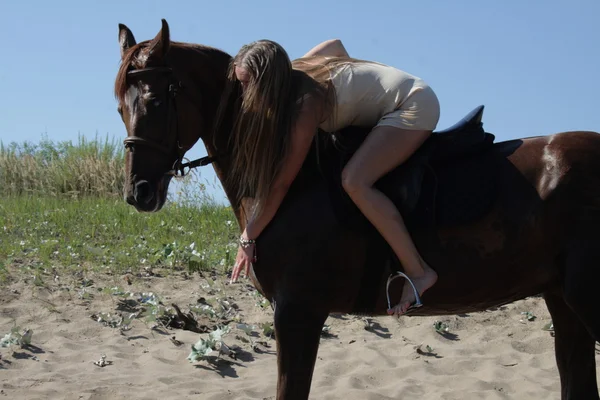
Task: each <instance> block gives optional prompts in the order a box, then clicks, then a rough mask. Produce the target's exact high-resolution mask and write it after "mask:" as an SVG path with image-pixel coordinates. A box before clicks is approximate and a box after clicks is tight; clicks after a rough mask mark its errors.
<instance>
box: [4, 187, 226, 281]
mask: <svg viewBox="0 0 600 400" xmlns="http://www.w3.org/2000/svg"><path fill="white" fill-rule="evenodd" d="M0 201H1V202H0V260H4V265H5V266H4V267H3V266H2V265H1V264H0V279H2V278H1V277H2V275H6V265H20V266H23V268H28V269H34V270H36V269H41V270H48V269H52V268H60V269H64V268H67V269H70V268H72V269H74V270H79V269H81V268H93V269H96V270H107V271H108V272H111V273H124V272H127V271H132V272H137V271H139V270H140V269H143V268H144V267H147V266H151V267H152V266H161V267H168V268H173V269H183V268H187V269H189V270H190V271H194V270H207V269H213V268H216V269H217V271H218V272H225V271H226V270H227V268H229V267H230V265H231V262H232V258H235V250H236V249H237V247H236V246H235V238H236V237H237V234H238V231H237V229H238V227H237V223H236V222H235V219H234V216H233V213H232V212H231V209H230V208H229V207H224V206H218V205H211V204H206V205H201V206H199V207H193V206H186V205H178V204H173V203H170V204H167V206H166V207H165V208H164V209H163V210H162V211H160V212H158V213H153V214H147V213H138V212H137V211H135V209H134V208H133V207H131V206H129V205H127V204H126V203H125V202H124V201H123V200H122V199H102V198H82V199H75V200H68V201H65V200H63V199H59V198H56V197H37V196H36V197H33V196H15V197H3V198H1V199H0ZM3 271H4V272H3Z"/></svg>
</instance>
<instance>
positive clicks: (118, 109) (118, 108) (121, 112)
mask: <svg viewBox="0 0 600 400" xmlns="http://www.w3.org/2000/svg"><path fill="white" fill-rule="evenodd" d="M117 111H118V112H119V114H121V115H123V106H121V105H120V104H119V105H118V106H117Z"/></svg>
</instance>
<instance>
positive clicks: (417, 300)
mask: <svg viewBox="0 0 600 400" xmlns="http://www.w3.org/2000/svg"><path fill="white" fill-rule="evenodd" d="M394 274H396V275H395V276H394ZM398 276H401V277H403V278H404V279H406V280H407V281H408V282H409V283H410V285H411V286H412V288H413V291H414V293H415V302H414V303H413V304H411V305H410V306H409V307H408V309H407V310H406V311H405V312H404V314H407V313H408V312H409V311H410V310H412V309H415V308H419V307H422V306H423V303H421V297H419V292H418V291H417V288H416V287H415V284H414V283H412V281H411V280H410V278H409V277H408V276H406V274H405V273H403V272H400V271H396V272H394V273H392V274H390V276H389V278H388V280H387V284H386V286H385V292H386V295H387V302H388V310H390V309H391V308H392V304H391V302H390V290H389V289H390V283H391V282H392V281H393V280H394V279H396V278H398Z"/></svg>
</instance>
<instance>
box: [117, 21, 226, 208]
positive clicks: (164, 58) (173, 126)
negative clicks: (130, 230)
mask: <svg viewBox="0 0 600 400" xmlns="http://www.w3.org/2000/svg"><path fill="white" fill-rule="evenodd" d="M119 44H120V47H121V66H120V68H119V71H118V74H117V77H116V81H115V94H116V96H117V99H118V110H119V113H120V114H121V118H122V120H123V123H124V124H125V128H126V130H127V137H126V138H125V141H124V143H125V147H126V149H127V151H126V154H125V173H126V181H125V188H124V195H125V199H126V201H127V202H128V203H129V204H131V205H133V206H135V208H136V209H137V210H138V211H146V212H154V211H158V210H160V209H161V208H162V206H163V205H164V203H165V201H166V198H167V191H168V185H169V183H170V181H171V178H172V177H173V176H174V175H175V174H177V173H178V172H183V171H181V166H182V160H183V157H184V154H185V152H186V151H188V150H189V149H190V148H191V147H192V146H193V145H194V144H195V143H196V141H197V140H198V139H199V138H200V137H202V138H203V139H206V137H207V135H212V131H211V130H212V124H213V116H214V113H215V111H216V106H217V105H218V102H219V98H220V91H221V86H222V82H223V80H224V78H225V72H226V66H227V61H228V60H229V55H227V54H225V53H223V52H220V51H218V50H215V49H210V48H207V47H204V46H200V45H189V44H184V43H179V42H172V41H171V40H170V37H169V26H168V24H167V22H166V21H165V20H164V19H163V20H162V29H161V30H160V31H159V33H158V34H157V35H156V37H155V38H154V39H152V40H149V41H145V42H141V43H139V44H138V43H136V41H135V38H134V36H133V33H132V32H131V30H130V29H129V28H128V27H126V26H125V25H123V24H119ZM215 56H216V57H215ZM215 61H217V62H216V63H215ZM215 64H217V65H218V67H219V69H216V65H215ZM221 70H222V71H221ZM220 84H221V85H220ZM205 142H206V140H205Z"/></svg>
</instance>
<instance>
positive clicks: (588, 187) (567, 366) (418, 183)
mask: <svg viewBox="0 0 600 400" xmlns="http://www.w3.org/2000/svg"><path fill="white" fill-rule="evenodd" d="M119 43H120V47H121V55H122V66H121V69H120V70H119V73H118V76H117V78H116V86H115V89H116V93H117V96H118V99H119V109H120V112H121V114H122V117H123V121H124V124H125V127H126V129H127V132H128V135H127V138H126V139H125V145H126V147H127V148H128V152H127V154H126V173H127V182H126V187H125V197H126V200H127V202H128V203H129V204H131V205H133V206H134V207H135V208H136V209H137V210H139V211H145V212H156V211H158V210H160V209H161V207H162V206H163V204H164V202H165V199H166V196H167V187H168V184H169V180H170V179H171V177H172V176H173V172H174V171H176V170H178V169H179V168H181V167H182V165H181V160H182V157H183V155H184V154H185V152H186V151H187V150H189V149H190V148H191V147H192V146H193V145H194V144H195V143H196V142H197V141H198V139H202V141H203V142H204V145H205V147H206V150H207V153H208V157H207V158H203V159H202V160H200V161H198V162H196V163H194V164H193V165H192V166H197V165H204V164H207V163H210V162H213V166H214V168H215V171H216V173H217V175H218V177H219V179H221V181H222V182H224V178H225V177H226V176H227V171H228V159H229V156H230V154H229V153H228V150H229V149H228V147H227V143H228V141H227V138H228V135H229V132H228V131H227V127H224V128H223V129H221V130H219V131H218V132H215V131H214V129H213V127H214V118H215V112H216V108H217V105H218V103H219V101H220V97H221V94H222V91H223V89H224V83H225V75H226V70H227V67H228V64H229V62H230V60H231V58H230V56H229V55H228V54H226V53H225V52H223V51H220V50H218V49H214V48H210V47H206V46H201V45H190V44H183V43H177V42H171V41H170V38H169V28H168V25H167V23H166V22H165V21H164V20H163V25H162V29H161V30H160V32H159V33H158V35H157V36H156V37H155V38H154V39H153V40H150V41H146V42H142V43H139V44H136V41H135V39H134V36H133V34H132V33H131V31H130V30H129V29H128V28H127V27H126V26H124V25H119ZM234 107H235V104H233V103H232V104H231V108H230V109H229V110H228V111H229V112H233V111H234ZM482 111H483V109H482V107H479V108H477V109H475V110H474V111H473V112H472V113H471V114H470V115H468V116H467V117H466V118H465V119H464V120H463V121H461V122H460V123H458V124H457V126H455V127H453V128H451V129H449V130H447V131H445V132H436V133H435V134H434V135H433V136H432V137H431V139H430V140H429V141H428V142H427V143H426V144H425V145H424V146H423V148H422V149H421V150H420V151H419V152H417V154H415V156H414V157H413V158H412V159H411V160H410V161H409V163H408V164H407V165H405V166H402V167H401V168H398V170H396V171H393V172H392V173H390V174H388V175H387V176H386V177H384V178H382V180H381V181H380V182H378V185H379V187H380V188H381V189H382V190H384V191H385V192H386V193H388V194H389V195H390V196H391V197H392V198H393V199H394V201H395V202H396V203H397V204H398V205H399V207H400V208H401V209H402V212H403V213H404V215H405V216H406V219H407V223H408V224H409V227H410V230H411V232H412V234H413V236H414V238H415V241H416V243H417V245H418V247H419V250H420V252H421V254H423V257H424V258H425V259H426V260H427V262H428V263H429V264H430V265H431V266H432V267H433V268H435V269H436V271H437V273H438V275H439V280H438V282H437V284H436V285H435V286H434V287H433V288H431V289H430V290H428V291H427V292H426V293H425V295H424V296H423V299H422V300H423V303H424V306H423V307H422V308H419V309H417V310H416V311H414V312H413V313H412V314H411V315H447V314H457V313H466V312H475V311H482V310H486V309H488V308H490V307H494V306H499V305H502V304H506V303H509V302H513V301H516V300H519V299H523V298H525V297H527V296H534V295H539V294H541V295H543V296H544V298H545V300H546V303H547V305H548V308H549V311H550V313H551V315H552V318H553V323H554V328H555V334H556V339H555V340H556V342H555V344H556V360H557V363H558V369H559V372H560V381H561V387H562V399H563V400H566V399H577V400H582V399H599V396H598V387H597V383H596V369H595V368H596V364H595V355H594V345H595V341H597V340H599V339H600V313H599V312H598V309H599V308H600V298H599V297H597V296H596V294H595V290H596V288H597V286H598V282H599V280H600V267H599V263H598V260H597V256H598V254H600V253H599V251H598V246H600V229H599V228H598V222H600V179H599V178H600V135H598V134H597V133H595V132H566V133H557V134H553V135H549V136H545V137H534V138H525V139H520V140H511V141H506V142H501V143H493V139H494V137H493V136H492V135H490V134H487V133H485V132H484V131H483V129H482V124H481V117H482ZM366 132H367V130H364V129H347V130H345V131H344V132H340V134H339V135H337V136H336V138H337V139H336V140H333V139H335V138H333V139H332V137H331V136H328V135H319V136H318V139H316V140H315V143H314V147H313V149H312V151H311V153H310V156H309V157H308V159H307V160H306V163H305V165H304V166H303V169H302V172H301V174H300V175H299V176H298V178H297V179H296V181H295V183H294V185H293V187H292V188H291V190H290V192H289V193H288V195H287V197H286V199H285V200H284V203H283V204H282V206H281V208H280V209H279V211H278V212H277V215H276V216H275V218H274V219H273V221H272V223H271V224H270V225H269V226H268V227H267V229H265V230H264V232H263V233H262V235H261V236H260V238H259V239H258V242H257V251H258V261H257V262H256V263H255V265H254V268H253V271H252V276H251V279H252V281H253V283H254V284H255V286H256V287H257V289H258V290H259V291H260V292H261V293H262V294H263V295H264V296H265V297H266V298H268V299H269V300H271V302H272V304H273V305H274V310H275V311H274V314H275V321H274V323H275V330H276V340H277V350H278V352H277V357H278V382H277V399H280V400H283V399H288V400H289V399H306V398H308V396H309V391H310V385H311V379H312V374H313V368H314V364H315V360H316V356H317V350H318V345H319V337H320V333H321V329H322V326H323V323H324V321H325V320H326V318H327V316H328V315H329V313H331V312H340V313H365V314H370V315H385V314H386V310H387V306H388V302H387V298H386V294H387V292H386V282H387V281H386V280H387V278H388V277H389V276H390V274H392V273H393V272H395V271H397V270H399V268H400V266H399V264H398V262H397V260H396V259H395V258H394V257H393V256H392V253H391V252H390V250H389V248H388V247H387V246H386V244H385V242H384V241H383V240H382V239H381V237H380V236H379V235H378V234H377V233H376V231H375V230H374V229H373V228H372V227H371V226H370V224H368V223H366V220H365V219H364V218H363V217H362V216H361V215H360V213H358V212H357V211H356V208H354V207H353V206H352V204H351V202H349V201H348V198H347V197H346V196H345V194H344V193H343V190H341V186H340V176H339V172H340V171H341V167H342V165H343V163H344V162H345V161H346V160H347V159H348V156H349V155H350V154H352V152H353V151H354V149H355V148H356V146H357V144H358V143H360V141H361V140H362V139H363V138H364V135H365V134H366ZM224 189H225V192H226V193H227V195H228V196H229V194H230V193H232V192H233V191H232V188H229V187H226V186H225V187H224ZM229 199H230V200H231V197H229ZM234 211H235V212H236V215H237V216H238V221H239V223H240V226H241V227H242V228H243V225H244V221H243V219H242V218H241V216H240V210H239V208H238V207H237V205H235V204H234ZM402 284H403V281H402V279H397V280H394V281H393V282H392V284H391V285H390V287H389V293H390V296H391V303H392V304H395V303H396V302H397V301H398V300H399V299H400V295H401V290H402Z"/></svg>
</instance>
